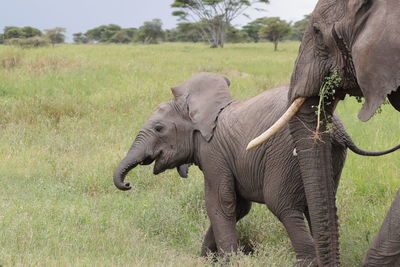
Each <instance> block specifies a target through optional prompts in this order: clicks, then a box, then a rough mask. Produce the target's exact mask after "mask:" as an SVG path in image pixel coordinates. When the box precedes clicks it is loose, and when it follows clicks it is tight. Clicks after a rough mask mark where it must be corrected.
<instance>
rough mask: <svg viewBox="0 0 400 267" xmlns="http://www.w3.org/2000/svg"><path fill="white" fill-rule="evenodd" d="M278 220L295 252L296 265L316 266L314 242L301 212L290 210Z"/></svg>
mask: <svg viewBox="0 0 400 267" xmlns="http://www.w3.org/2000/svg"><path fill="white" fill-rule="evenodd" d="M280 220H281V222H282V223H283V225H284V226H285V228H286V231H287V233H288V235H289V238H290V241H291V242H292V246H293V248H294V251H295V252H296V258H297V260H298V263H297V266H317V265H316V254H315V246H314V242H313V239H312V237H311V234H310V232H309V230H308V228H307V226H306V224H305V222H304V217H303V213H302V212H301V211H298V210H290V211H288V212H286V214H285V215H284V216H281V218H280Z"/></svg>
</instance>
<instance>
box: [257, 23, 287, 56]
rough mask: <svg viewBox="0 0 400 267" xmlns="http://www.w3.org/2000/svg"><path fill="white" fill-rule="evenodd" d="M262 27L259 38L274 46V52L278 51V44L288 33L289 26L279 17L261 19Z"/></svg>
mask: <svg viewBox="0 0 400 267" xmlns="http://www.w3.org/2000/svg"><path fill="white" fill-rule="evenodd" d="M262 23H263V25H264V26H263V27H262V28H261V30H260V37H261V38H264V39H267V40H269V41H271V42H272V43H273V44H274V51H277V50H278V43H279V42H280V41H281V40H282V39H283V38H284V37H285V36H286V35H288V34H289V33H290V24H289V23H287V22H286V21H284V20H282V19H280V18H279V17H273V18H264V19H262Z"/></svg>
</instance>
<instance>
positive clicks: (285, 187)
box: [114, 73, 390, 264]
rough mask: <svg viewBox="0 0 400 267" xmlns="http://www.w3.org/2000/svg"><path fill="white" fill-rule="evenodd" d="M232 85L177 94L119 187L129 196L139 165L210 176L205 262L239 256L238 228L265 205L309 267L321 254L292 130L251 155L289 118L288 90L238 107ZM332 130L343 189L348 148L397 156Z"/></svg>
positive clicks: (189, 86) (206, 79) (187, 88)
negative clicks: (262, 137) (253, 143)
mask: <svg viewBox="0 0 400 267" xmlns="http://www.w3.org/2000/svg"><path fill="white" fill-rule="evenodd" d="M228 86H229V81H228V80H227V79H226V78H224V77H222V76H219V75H216V74H211V73H200V74H198V75H195V76H194V77H192V78H190V79H189V80H188V81H186V82H184V83H182V84H180V85H178V86H176V87H173V88H172V93H173V95H174V99H173V100H171V101H168V102H165V103H163V104H161V105H159V107H158V108H157V110H156V111H155V112H154V113H153V114H152V115H151V116H150V117H149V119H148V120H147V121H146V123H145V124H144V126H143V128H142V129H141V130H140V131H139V133H138V134H137V137H136V139H135V141H134V142H133V145H132V147H131V149H130V150H129V151H128V153H127V155H126V157H125V159H123V160H122V162H121V164H120V165H119V166H118V167H117V168H116V170H115V173H114V183H115V185H116V186H117V187H118V188H119V189H121V190H127V189H129V188H130V186H129V185H128V184H127V183H125V182H124V180H125V176H126V175H127V173H128V172H129V171H130V170H131V169H132V168H134V167H136V166H137V165H138V164H142V165H147V164H150V163H152V162H153V161H155V164H154V174H158V173H160V172H162V171H164V170H166V169H171V168H175V167H178V170H182V169H185V168H187V167H188V164H195V165H197V166H198V167H199V168H200V169H201V170H202V172H203V174H204V179H205V202H206V209H207V214H208V216H209V219H210V221H211V226H210V228H209V229H208V231H207V233H206V235H205V238H204V242H203V246H202V252H201V254H202V255H207V254H208V253H210V252H217V251H218V252H220V253H230V252H235V251H237V249H238V242H237V236H236V230H235V227H236V223H237V221H239V220H240V219H241V218H243V217H244V216H246V214H247V213H248V212H249V211H250V208H251V203H252V202H258V203H265V204H266V205H267V207H268V208H269V209H270V210H271V211H272V212H273V213H274V214H275V215H276V217H277V218H278V219H279V220H280V221H281V222H282V223H283V225H284V227H285V228H286V230H287V233H288V235H289V238H290V240H291V242H292V245H293V248H294V250H295V252H296V255H297V259H298V260H299V264H300V263H301V264H303V263H304V264H306V263H309V262H311V261H313V260H314V259H315V256H316V255H315V248H314V244H313V239H312V237H311V235H310V232H309V230H308V227H307V226H306V225H305V223H304V215H305V216H306V217H307V218H308V219H309V216H308V212H307V205H306V198H305V193H304V189H303V182H302V179H301V173H300V167H299V163H298V157H297V156H296V155H295V153H294V148H295V145H294V142H293V140H292V137H291V135H290V129H289V127H285V128H284V129H283V130H282V131H280V132H279V133H278V134H277V135H276V136H274V137H273V138H272V139H271V140H270V141H268V142H267V143H265V144H263V145H262V146H261V147H259V148H258V149H256V150H254V151H251V152H246V151H245V147H246V145H247V143H248V142H249V141H250V140H251V138H253V137H255V136H256V135H258V134H259V133H261V131H262V130H263V129H264V126H265V125H267V126H269V125H272V124H273V123H274V122H275V121H276V119H277V118H279V117H280V116H281V115H282V114H283V112H284V111H285V109H286V106H287V97H286V96H287V93H288V89H289V88H288V86H282V87H279V88H275V89H272V90H268V91H266V92H264V93H262V94H260V95H258V96H255V97H253V98H250V99H247V100H233V99H232V97H231V95H230V93H229V91H228ZM333 127H334V131H333V133H332V138H331V140H332V142H331V146H332V152H331V155H330V157H331V159H332V166H330V167H331V169H332V171H333V172H334V178H333V179H332V181H331V182H332V184H333V185H334V186H333V187H334V188H335V190H336V188H337V186H338V183H339V177H340V174H341V171H342V168H343V164H344V161H345V157H346V149H347V147H349V148H350V149H352V150H354V151H355V152H357V153H359V154H365V155H380V154H384V153H388V152H390V151H385V152H382V153H378V152H375V153H374V152H365V151H362V150H360V149H358V148H357V147H356V146H355V145H354V143H353V142H352V141H351V139H350V137H349V136H348V135H347V133H346V132H345V130H344V127H343V125H342V124H341V122H340V120H339V119H338V118H337V117H336V116H334V117H333ZM183 173H184V174H186V173H187V171H184V172H183ZM180 174H182V173H181V171H180ZM183 176H185V175H183Z"/></svg>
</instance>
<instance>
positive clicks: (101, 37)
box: [85, 24, 122, 43]
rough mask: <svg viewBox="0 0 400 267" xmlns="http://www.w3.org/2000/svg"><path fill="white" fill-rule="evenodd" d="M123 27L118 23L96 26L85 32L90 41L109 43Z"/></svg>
mask: <svg viewBox="0 0 400 267" xmlns="http://www.w3.org/2000/svg"><path fill="white" fill-rule="evenodd" d="M120 30H122V28H121V27H120V26H118V25H116V24H109V25H101V26H98V27H96V28H93V29H90V30H88V31H87V32H86V33H85V34H86V36H87V37H88V39H89V40H90V41H95V42H99V43H107V42H110V41H111V38H112V37H113V36H114V35H115V34H116V33H117V32H119V31H120Z"/></svg>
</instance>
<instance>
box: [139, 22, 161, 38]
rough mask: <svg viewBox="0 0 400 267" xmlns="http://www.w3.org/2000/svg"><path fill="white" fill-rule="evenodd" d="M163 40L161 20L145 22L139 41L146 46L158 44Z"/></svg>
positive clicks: (140, 29)
mask: <svg viewBox="0 0 400 267" xmlns="http://www.w3.org/2000/svg"><path fill="white" fill-rule="evenodd" d="M163 38H164V32H163V29H162V22H161V20H160V19H153V20H152V21H145V22H144V23H143V25H142V26H140V28H139V30H138V34H137V39H138V40H139V41H140V42H142V43H144V44H157V43H158V42H159V41H160V40H161V39H163Z"/></svg>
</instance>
